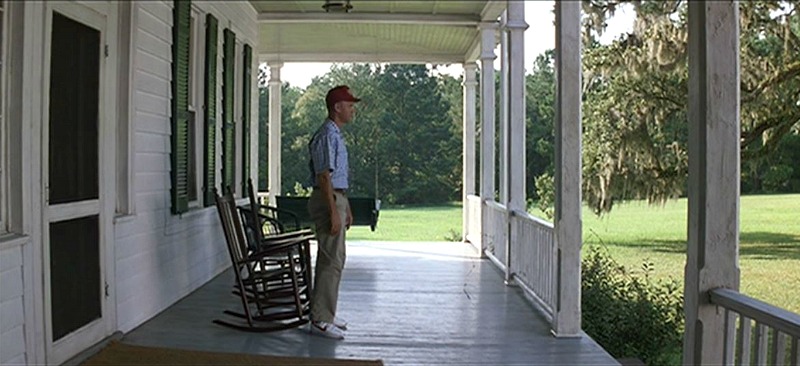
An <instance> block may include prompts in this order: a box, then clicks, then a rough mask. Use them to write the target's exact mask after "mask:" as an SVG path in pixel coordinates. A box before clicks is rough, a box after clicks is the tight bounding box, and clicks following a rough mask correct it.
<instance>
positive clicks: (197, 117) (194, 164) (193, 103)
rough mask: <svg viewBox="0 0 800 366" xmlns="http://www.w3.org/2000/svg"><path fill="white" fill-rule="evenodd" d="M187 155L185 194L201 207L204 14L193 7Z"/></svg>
mask: <svg viewBox="0 0 800 366" xmlns="http://www.w3.org/2000/svg"><path fill="white" fill-rule="evenodd" d="M189 29H190V32H189V130H188V140H189V155H188V162H187V169H188V171H187V175H188V179H189V183H188V195H189V198H188V199H189V206H190V207H201V206H202V203H203V202H202V201H203V200H202V199H201V198H202V197H201V195H200V192H201V191H202V189H203V181H202V180H201V179H200V174H199V172H202V171H203V162H204V161H203V154H204V149H203V148H202V147H203V146H204V144H203V125H204V124H203V121H204V120H203V116H204V113H203V89H204V88H203V83H202V82H200V81H201V80H203V74H205V70H204V69H203V67H202V66H203V65H202V63H201V62H198V61H199V60H203V55H204V54H205V49H204V47H203V46H204V44H203V38H204V32H203V29H204V28H203V17H202V14H201V12H200V9H198V8H196V7H194V6H193V7H192V12H191V18H190V20H189Z"/></svg>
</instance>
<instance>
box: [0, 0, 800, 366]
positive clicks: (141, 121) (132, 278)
mask: <svg viewBox="0 0 800 366" xmlns="http://www.w3.org/2000/svg"><path fill="white" fill-rule="evenodd" d="M334 3H339V4H341V5H346V4H348V3H350V4H351V5H352V6H353V8H354V10H353V11H352V12H350V13H347V12H333V13H326V12H325V11H324V10H322V5H335V4H334ZM523 10H524V2H522V1H497V0H487V1H465V2H451V1H428V2H404V1H357V0H353V1H351V2H345V1H322V0H320V1H269V0H252V1H218V2H212V1H193V2H189V1H180V2H174V1H171V0H163V1H130V2H126V1H120V2H117V1H74V2H70V1H58V2H56V1H25V2H22V1H11V0H2V1H0V45H1V46H2V47H1V48H0V50H1V52H0V364H45V363H47V364H60V363H62V362H64V361H65V360H67V359H69V358H71V357H73V356H74V355H76V354H78V353H79V352H81V351H83V350H85V349H87V348H88V347H90V346H92V345H94V344H96V343H98V342H99V341H101V340H103V339H104V338H107V337H108V336H110V335H111V334H113V333H115V332H123V333H125V332H129V331H131V330H132V329H134V328H136V327H137V326H139V325H141V324H143V323H144V322H145V321H147V320H148V319H150V318H152V317H154V316H155V315H156V314H158V313H159V312H161V311H162V310H164V309H166V308H168V307H170V306H171V305H173V304H175V303H176V302H177V301H178V300H179V299H181V298H182V297H184V296H186V295H187V294H189V293H190V292H192V291H193V290H195V289H197V288H199V287H200V286H202V285H203V284H205V283H207V282H208V281H209V280H211V279H212V278H214V277H215V276H216V275H218V274H219V273H221V272H222V271H224V270H225V269H226V268H227V267H228V266H229V259H228V255H227V253H226V251H225V246H224V245H222V242H223V237H222V233H221V229H220V226H219V223H218V217H217V213H216V211H215V209H214V208H213V207H211V204H212V203H213V198H212V197H213V196H212V194H213V189H214V188H221V187H224V186H230V187H232V189H234V191H236V192H237V194H238V195H239V196H241V194H242V184H243V182H244V181H246V179H247V178H250V177H251V178H254V179H255V178H256V175H257V171H256V169H255V162H256V161H258V160H257V151H256V148H255V147H256V146H257V145H258V144H257V139H256V131H257V130H258V129H257V126H256V121H257V115H256V113H257V110H258V109H257V108H256V96H257V93H256V89H255V88H256V76H257V72H255V70H257V64H258V62H259V61H262V62H267V63H268V65H269V67H270V68H271V80H270V82H269V87H270V91H271V93H270V96H271V99H270V105H271V108H270V110H271V111H272V112H271V115H270V116H269V119H270V132H271V138H273V139H272V140H271V144H270V146H271V149H272V150H271V151H270V152H269V159H270V171H271V173H272V174H270V177H271V178H272V181H271V182H270V189H271V191H272V192H273V194H274V192H277V191H280V183H279V182H280V181H279V174H277V172H279V171H280V169H279V165H280V153H279V152H280V145H279V141H280V140H279V139H275V137H277V136H280V120H281V116H280V108H276V107H277V106H279V105H280V102H281V100H280V93H279V90H280V68H281V66H282V64H283V63H284V62H297V61H327V62H338V61H359V62H432V63H463V64H464V69H465V83H464V92H465V93H464V96H465V98H464V112H465V113H464V126H465V131H467V132H466V133H465V134H464V136H463V138H464V142H465V143H464V149H465V150H464V156H465V163H464V192H465V196H464V201H465V210H464V218H465V220H464V223H465V224H464V225H465V227H464V233H465V239H466V240H468V241H470V242H472V243H473V244H475V245H476V246H477V247H479V248H480V249H481V250H482V252H483V253H485V255H486V258H488V259H489V260H492V261H494V262H495V263H496V264H498V266H499V267H500V268H501V269H502V270H503V272H504V273H505V275H506V280H507V282H508V283H516V284H519V285H520V286H521V287H523V288H524V289H525V291H526V293H528V294H529V297H530V299H531V300H532V301H533V302H534V303H535V304H537V305H538V306H539V308H540V309H541V310H542V313H543V314H544V315H545V317H547V318H548V320H549V321H550V324H551V325H552V329H553V332H554V334H555V336H556V337H574V336H578V335H579V334H580V249H581V240H580V238H581V217H580V202H581V196H580V187H581V170H580V166H581V164H580V151H581V142H580V131H581V126H580V118H581V115H580V99H581V98H580V74H581V69H580V48H581V46H580V36H579V35H580V31H581V29H580V3H578V2H557V5H556V27H557V42H556V45H557V71H558V89H557V90H558V93H557V94H558V99H557V100H558V103H557V116H558V120H557V124H556V126H557V157H556V159H557V160H556V162H557V164H556V166H557V167H558V169H557V174H556V185H557V196H558V200H557V207H556V212H557V218H556V220H555V223H554V225H551V224H548V223H546V222H542V221H541V220H538V219H536V218H532V217H529V216H528V215H527V214H526V213H524V209H525V206H524V204H525V197H524V192H525V186H524V184H525V182H524V174H523V167H524V166H525V162H524V161H523V160H522V159H524V156H525V154H524V153H523V151H524V146H525V141H524V136H525V134H524V122H523V121H524V120H525V116H524V104H523V103H524V65H523V60H522V54H523V52H522V51H523V47H524V42H523V35H524V31H525V29H526V28H527V25H526V24H525V22H524V20H523V19H522V14H523V13H524V11H523ZM689 16H690V53H689V55H690V65H691V68H690V119H689V123H690V125H691V128H690V162H691V163H690V164H691V165H690V177H689V178H690V183H689V187H690V191H689V193H690V195H689V198H690V212H689V220H690V223H689V238H688V240H689V252H688V262H687V270H686V299H687V337H686V345H685V352H684V353H685V362H686V363H722V362H723V360H728V361H729V360H731V358H730V355H731V354H732V352H733V351H732V349H733V348H732V347H731V344H733V341H734V338H733V332H728V333H726V332H723V330H725V329H728V330H730V329H733V325H732V324H733V323H731V322H728V321H727V320H732V319H735V317H734V316H733V315H729V313H728V312H726V311H722V310H723V309H732V310H734V311H735V312H738V313H741V314H743V315H744V316H745V317H750V318H754V319H756V320H758V321H759V324H760V325H766V326H769V327H772V328H774V329H779V330H780V332H783V333H782V334H788V335H789V336H788V339H790V340H791V344H792V346H791V347H790V348H788V349H787V350H785V351H788V352H791V353H792V357H794V358H793V362H794V364H797V352H798V335H800V330H798V329H800V325H798V324H800V322H798V321H797V318H796V315H793V314H779V315H780V316H777V319H778V320H775V319H774V318H776V316H775V314H774V312H772V313H770V311H767V313H768V314H767V315H764V314H763V311H762V312H759V311H756V310H753V306H751V305H749V301H750V300H748V299H746V298H743V297H741V295H738V294H737V293H736V292H735V291H736V290H737V289H738V278H739V274H738V264H737V261H738V195H739V191H738V179H739V143H738V135H739V119H738V117H739V109H738V96H739V95H738V92H737V91H738V81H739V76H738V75H739V70H738V66H739V64H738V23H737V19H738V10H737V6H736V3H735V2H730V1H728V2H692V3H691V5H690V11H689ZM331 35H343V36H341V37H336V36H331ZM344 35H346V36H344ZM498 43H500V44H501V45H502V47H501V49H502V50H503V51H502V52H501V55H499V56H500V57H501V59H502V61H503V62H502V64H503V68H502V69H501V73H502V76H503V77H502V78H501V79H502V80H503V81H502V88H501V89H502V90H503V91H502V93H501V95H502V97H501V101H500V103H495V100H494V93H493V90H494V87H493V80H494V75H493V74H494V70H493V66H492V65H493V63H494V60H495V58H497V57H498V55H496V54H495V52H494V50H495V46H496V45H497V44H498ZM478 66H481V68H482V69H483V70H484V72H482V73H481V80H476V77H475V75H476V70H477V68H478ZM478 86H480V93H481V95H482V96H483V97H482V98H481V103H483V104H482V108H481V110H482V115H481V116H480V118H478V117H479V116H477V115H476V113H475V111H476V105H475V100H476V95H477V93H478V89H477V88H478ZM496 104H497V105H499V106H500V107H499V108H503V110H504V113H501V116H503V117H502V118H500V120H499V121H495V120H494V110H495V108H496ZM476 123H480V124H481V127H482V129H483V130H485V131H492V130H494V127H493V126H495V123H499V124H500V126H501V131H504V132H503V133H504V134H507V136H508V139H505V138H504V139H500V140H501V141H507V143H502V144H501V145H500V146H496V147H495V146H494V141H495V138H494V136H492V134H484V135H483V136H481V139H482V140H481V142H482V146H484V147H486V146H493V148H491V149H487V148H483V149H481V150H482V156H481V157H480V159H481V162H482V164H481V171H480V172H479V173H478V172H476V171H475V166H474V165H475V164H474V161H475V159H474V157H475V144H476V141H475V139H476V136H475V135H474V134H473V133H471V132H469V131H475V128H474V127H475V125H476ZM494 154H500V159H499V160H500V161H501V166H500V167H495V166H494V161H495V155H494ZM495 174H499V175H500V177H501V180H500V181H501V182H502V183H501V186H500V187H497V188H498V190H499V191H500V192H501V196H500V200H499V201H500V202H498V201H497V200H495V198H494V191H495V187H493V185H492V184H490V182H492V181H493V179H490V178H488V177H493V176H494V175H495ZM477 178H481V181H484V182H487V184H482V185H481V192H475V181H476V180H477ZM718 288H727V289H730V290H733V291H732V292H726V291H720V290H717V289H718ZM770 314H771V315H770ZM793 316H794V318H793ZM748 324H749V323H748ZM744 334H747V333H744ZM784 337H785V336H784ZM740 339H741V338H740ZM776 349H777V347H776ZM785 351H784V352H785ZM723 357H727V358H723Z"/></svg>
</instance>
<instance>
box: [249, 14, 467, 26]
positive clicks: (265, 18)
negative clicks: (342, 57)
mask: <svg viewBox="0 0 800 366" xmlns="http://www.w3.org/2000/svg"><path fill="white" fill-rule="evenodd" d="M480 21H481V18H480V17H477V16H473V15H459V14H415V13H322V12H317V13H289V12H279V13H259V14H258V22H259V23H262V24H263V23H268V24H319V23H325V24H334V23H335V24H367V23H368V24H408V25H432V26H451V27H470V28H474V27H477V26H478V24H480Z"/></svg>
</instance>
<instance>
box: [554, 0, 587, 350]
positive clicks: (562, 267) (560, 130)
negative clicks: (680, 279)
mask: <svg viewBox="0 0 800 366" xmlns="http://www.w3.org/2000/svg"><path fill="white" fill-rule="evenodd" d="M555 10H556V12H555V13H556V14H555V15H556V49H555V61H556V128H555V134H556V136H555V145H556V146H555V153H556V160H555V163H556V167H555V190H556V192H555V193H556V194H555V201H556V202H555V218H554V226H555V241H556V248H557V255H556V258H557V259H556V260H557V263H556V281H554V286H556V288H555V293H556V306H555V309H554V312H553V332H554V333H555V335H556V337H580V332H581V229H582V222H581V180H582V177H581V22H580V21H581V3H580V2H577V1H556V2H555Z"/></svg>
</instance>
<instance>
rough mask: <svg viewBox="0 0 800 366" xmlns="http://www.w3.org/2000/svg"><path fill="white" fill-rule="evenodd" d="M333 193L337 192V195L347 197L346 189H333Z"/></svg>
mask: <svg viewBox="0 0 800 366" xmlns="http://www.w3.org/2000/svg"><path fill="white" fill-rule="evenodd" d="M333 191H334V192H337V193H341V194H343V195H347V190H346V189H337V188H334V189H333Z"/></svg>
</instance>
